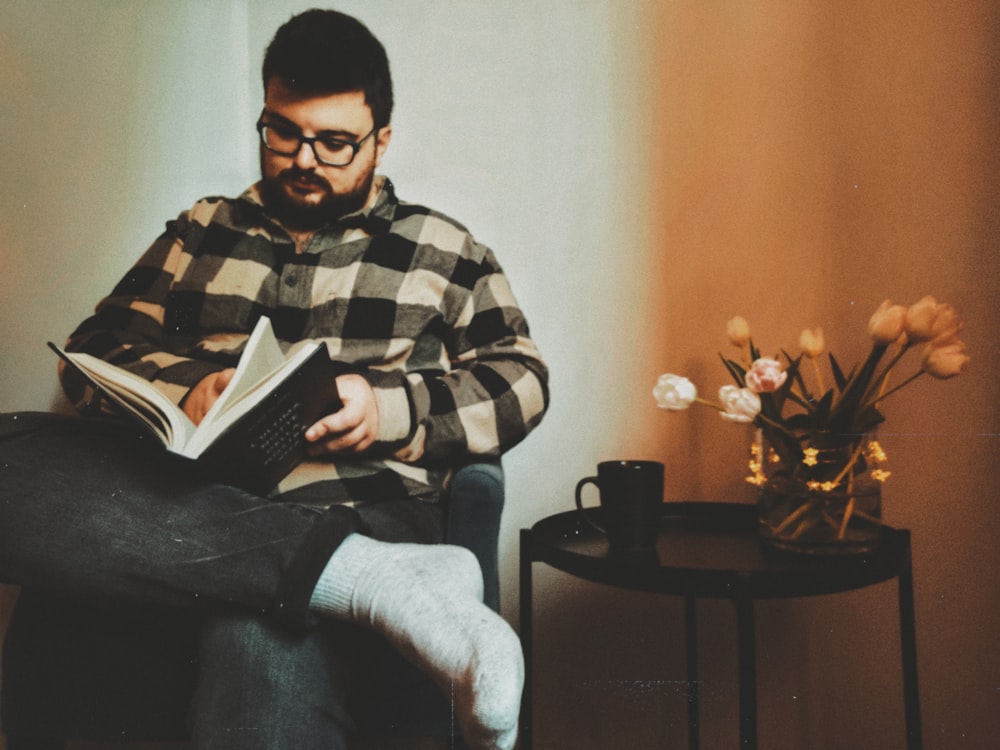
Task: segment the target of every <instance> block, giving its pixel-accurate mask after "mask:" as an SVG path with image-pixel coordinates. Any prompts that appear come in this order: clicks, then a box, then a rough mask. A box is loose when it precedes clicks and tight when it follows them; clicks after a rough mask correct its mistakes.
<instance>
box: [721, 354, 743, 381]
mask: <svg viewBox="0 0 1000 750" xmlns="http://www.w3.org/2000/svg"><path fill="white" fill-rule="evenodd" d="M719 359H721V360H722V364H724V365H725V366H726V369H727V370H729V374H730V375H732V377H733V380H735V381H736V385H738V386H739V387H740V388H745V387H746V384H747V379H746V374H747V371H746V370H744V369H743V368H742V367H741V366H740V365H739V364H737V363H736V362H733V361H732V360H731V359H726V358H725V357H723V356H722V354H721V353H720V354H719Z"/></svg>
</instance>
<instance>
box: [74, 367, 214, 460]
mask: <svg viewBox="0 0 1000 750" xmlns="http://www.w3.org/2000/svg"><path fill="white" fill-rule="evenodd" d="M56 348H57V350H58V351H60V353H61V354H62V355H63V356H64V357H66V358H67V359H68V360H70V361H71V362H72V363H73V364H75V365H76V366H77V367H79V368H80V369H81V370H83V371H84V372H86V373H87V376H88V377H89V378H90V379H91V381H92V382H93V383H94V385H96V386H97V387H99V388H100V389H101V390H102V391H104V393H105V394H106V395H107V396H108V397H109V398H111V399H112V400H113V401H114V402H115V403H116V404H118V405H119V406H120V407H122V408H123V409H126V410H127V411H129V412H130V413H131V414H133V415H135V416H136V417H137V418H138V419H139V420H141V421H142V422H143V423H144V424H145V425H146V426H147V427H148V428H149V429H150V430H152V431H153V432H154V433H156V434H157V435H158V436H159V437H160V439H161V440H162V441H163V444H164V445H166V446H167V448H169V449H170V450H177V449H178V448H179V447H181V446H183V445H184V444H185V442H186V441H187V440H188V438H189V436H190V435H191V434H193V433H194V429H195V427H194V424H193V423H192V422H191V420H190V419H188V418H187V416H186V415H185V414H184V412H182V411H181V410H180V409H179V408H178V407H177V405H176V404H174V402H172V401H171V400H170V399H169V398H167V397H166V396H165V395H163V394H162V393H161V392H160V391H159V390H157V388H156V387H155V386H154V385H153V384H152V383H150V382H149V381H148V380H146V379H145V378H142V377H139V376H138V375H136V374H134V373H131V372H129V371H128V370H123V369H121V368H120V367H116V366H114V365H112V364H109V363H108V362H105V361H104V360H103V359H99V358H98V357H94V356H93V355H90V354H86V353H84V352H72V353H68V352H65V351H62V350H61V349H58V347H56Z"/></svg>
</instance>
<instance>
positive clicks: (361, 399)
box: [306, 373, 379, 456]
mask: <svg viewBox="0 0 1000 750" xmlns="http://www.w3.org/2000/svg"><path fill="white" fill-rule="evenodd" d="M337 390H338V391H339V392H340V400H341V401H343V402H344V407H343V408H342V409H341V410H340V411H338V412H335V413H334V414H328V415H327V416H325V417H323V418H322V419H321V420H319V421H318V422H317V423H316V424H314V425H313V426H312V427H310V428H309V429H308V430H306V440H308V441H309V442H310V443H312V445H311V446H310V447H309V453H310V455H313V456H321V455H324V454H332V453H361V452H362V451H364V450H365V449H367V448H368V447H369V446H370V445H371V444H372V443H373V442H375V437H376V435H378V423H379V422H378V404H377V403H376V401H375V392H374V391H373V390H372V387H371V385H369V384H368V381H367V380H365V379H364V378H363V377H362V376H361V375H356V374H353V373H352V374H348V375H340V376H339V377H338V378H337Z"/></svg>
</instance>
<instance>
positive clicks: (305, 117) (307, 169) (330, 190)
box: [260, 78, 392, 230]
mask: <svg viewBox="0 0 1000 750" xmlns="http://www.w3.org/2000/svg"><path fill="white" fill-rule="evenodd" d="M263 120H264V121H265V122H266V123H268V124H270V125H273V126H275V127H281V128H283V129H285V130H286V131H287V129H292V130H293V131H298V132H301V134H302V135H304V136H306V137H315V136H332V137H335V138H342V139H344V140H348V141H354V142H357V141H360V140H361V139H362V138H364V137H365V136H366V135H368V133H370V132H371V131H372V128H373V127H374V121H373V119H372V113H371V109H370V108H369V107H368V104H367V103H366V102H365V96H364V93H363V92H361V91H351V92H347V93H343V94H324V95H318V96H314V95H303V94H300V93H297V92H294V91H291V90H290V89H289V88H288V87H287V86H286V85H285V83H284V81H282V80H281V79H280V78H272V79H271V80H270V81H269V82H268V85H267V89H266V90H265V96H264V114H263ZM391 135H392V129H391V127H389V126H385V127H383V128H382V129H381V130H379V131H378V132H377V133H375V134H374V135H372V136H371V137H370V138H368V140H366V141H365V142H364V143H362V144H361V147H360V149H359V150H358V152H357V154H356V155H355V157H354V160H353V161H352V162H351V163H350V164H348V165H347V166H345V167H333V166H328V165H325V164H322V163H320V162H319V161H317V160H316V155H315V153H314V152H313V149H312V148H311V147H310V146H309V145H306V144H303V146H302V147H301V148H300V149H299V150H298V153H296V154H294V155H292V156H282V155H280V154H276V153H274V152H273V151H270V150H269V149H267V148H265V147H264V145H263V144H261V147H260V169H261V176H262V178H263V195H264V202H265V204H266V205H267V207H268V209H269V210H270V211H271V212H272V213H274V215H275V216H276V217H277V218H278V219H280V220H281V221H283V222H284V223H286V224H287V225H288V226H289V228H291V229H298V230H312V229H317V228H318V227H320V226H322V225H323V224H325V223H327V222H329V221H331V220H333V219H336V218H339V217H340V216H344V215H345V214H349V213H351V212H352V211H357V210H358V209H360V208H361V207H363V206H364V205H365V202H366V201H367V200H368V196H369V193H370V192H371V186H372V181H373V179H374V177H375V169H376V168H377V167H378V165H379V164H381V162H382V156H383V154H384V153H385V150H386V148H387V147H388V145H389V139H390V137H391Z"/></svg>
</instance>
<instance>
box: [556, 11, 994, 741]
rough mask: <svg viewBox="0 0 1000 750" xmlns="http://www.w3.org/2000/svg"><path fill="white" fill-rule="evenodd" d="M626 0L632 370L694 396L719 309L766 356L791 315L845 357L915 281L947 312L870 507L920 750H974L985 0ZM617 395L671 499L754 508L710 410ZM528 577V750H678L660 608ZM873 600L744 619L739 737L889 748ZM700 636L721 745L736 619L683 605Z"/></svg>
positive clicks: (986, 603)
mask: <svg viewBox="0 0 1000 750" xmlns="http://www.w3.org/2000/svg"><path fill="white" fill-rule="evenodd" d="M645 7H646V8H647V12H648V19H647V21H646V23H645V25H644V28H645V29H646V31H645V34H646V37H647V38H646V39H644V40H638V43H639V44H641V45H642V46H644V47H645V48H646V49H647V54H645V56H644V57H643V61H644V67H643V69H642V71H641V73H640V74H639V80H640V81H642V82H644V83H645V89H646V92H647V97H648V98H647V100H646V102H645V106H648V107H649V109H650V111H649V112H643V115H642V116H643V118H648V121H649V123H650V124H649V131H650V132H649V133H648V136H647V137H646V138H644V139H642V140H641V141H640V142H638V143H634V144H633V147H632V149H631V151H626V152H625V153H623V154H622V158H625V159H634V160H637V161H638V162H639V163H641V164H645V165H646V166H647V167H648V173H647V174H646V179H647V180H648V183H647V187H648V189H649V198H648V204H647V205H645V206H644V211H645V213H646V215H647V217H648V221H649V226H650V227H651V229H649V232H650V238H649V248H648V253H649V256H648V261H647V263H648V266H649V268H648V269H647V270H646V273H645V276H646V278H647V279H648V282H647V283H648V288H647V287H643V288H641V289H637V290H636V293H635V296H634V299H635V300H637V303H636V307H637V312H636V318H637V321H636V325H637V327H638V331H637V332H636V336H635V337H634V340H636V341H638V342H641V346H642V348H643V349H644V351H643V353H642V356H641V360H640V361H639V362H638V364H637V365H636V368H637V372H638V380H640V381H641V383H640V384H646V383H648V384H649V385H650V386H651V385H652V383H653V382H654V380H655V378H656V376H657V375H658V374H659V373H660V372H664V371H671V372H677V373H682V374H685V375H688V376H689V377H691V378H692V379H693V380H695V381H696V383H698V385H699V387H700V389H701V391H702V393H703V394H704V395H706V396H709V397H711V395H712V394H713V393H714V392H715V389H717V388H718V386H719V385H721V384H723V383H725V382H726V375H725V373H724V371H723V369H722V367H721V365H720V363H719V361H718V356H717V353H718V352H719V351H725V350H726V348H727V347H728V343H727V341H726V338H725V323H726V320H727V319H728V318H729V317H730V316H732V315H734V314H742V315H744V316H745V317H747V318H748V319H749V320H750V322H751V325H752V327H753V330H754V335H755V340H756V341H757V343H758V344H760V345H762V346H763V347H764V348H765V349H771V350H773V351H777V350H778V349H779V348H781V347H785V348H788V349H791V350H794V348H795V347H796V346H797V341H798V335H799V332H800V331H801V329H802V328H804V327H813V326H822V327H823V328H824V329H825V332H826V338H827V341H828V343H829V344H830V345H831V347H832V348H833V349H834V351H835V352H836V353H837V355H838V357H839V358H840V359H841V360H842V361H853V360H855V359H856V358H857V357H858V356H861V355H863V353H864V348H865V347H866V344H867V334H866V330H865V326H866V324H867V320H868V318H869V316H870V314H871V313H872V311H873V310H874V309H875V307H876V306H877V305H878V304H879V303H880V302H881V301H882V300H883V299H885V298H891V299H892V300H893V301H895V302H899V303H903V304H909V303H912V302H914V301H916V300H917V299H919V298H920V297H922V296H923V295H925V294H934V295H936V296H937V297H938V298H939V299H942V300H946V301H950V302H953V303H955V304H956V305H957V306H958V307H959V310H960V312H961V313H962V314H963V316H964V317H965V319H966V321H967V332H966V339H967V342H968V344H969V347H970V352H971V354H972V357H973V361H972V364H971V367H970V368H969V370H968V372H967V373H966V374H964V375H963V376H961V377H959V378H957V379H955V380H952V381H949V382H944V383H942V382H937V381H931V380H930V379H929V378H925V379H922V380H921V381H918V382H917V383H916V384H914V385H913V386H912V387H910V388H908V389H907V390H906V391H904V392H902V393H900V394H898V395H897V396H896V397H894V398H893V399H892V400H891V401H890V402H888V403H887V405H886V409H885V411H886V413H887V416H888V422H887V424H886V425H885V427H884V428H883V429H882V430H881V437H882V442H883V445H884V446H885V448H886V450H887V451H888V453H889V458H890V461H891V464H892V467H891V468H892V471H893V475H892V477H891V478H890V480H889V482H888V483H887V485H886V487H885V492H884V502H885V514H886V518H887V520H888V522H889V523H892V524H894V525H897V526H902V527H908V528H910V529H912V531H913V543H914V554H915V561H914V565H915V575H916V599H917V639H918V648H919V670H920V678H921V679H920V688H921V691H922V706H923V728H924V733H925V747H928V748H941V749H942V750H951V749H952V748H970V749H972V748H975V749H980V748H986V747H991V746H993V743H994V742H995V739H994V738H995V737H996V736H997V735H998V733H1000V712H998V710H997V709H998V704H997V696H998V694H997V676H998V675H1000V654H998V652H997V649H996V647H995V644H994V639H995V634H996V633H997V632H998V630H1000V594H998V588H1000V587H998V585H997V578H998V576H1000V546H998V544H997V539H998V536H1000V510H998V509H997V507H996V498H997V497H998V495H1000V482H998V480H997V472H996V466H997V464H998V461H1000V430H998V427H1000V419H998V403H1000V399H998V397H997V387H996V382H995V381H996V378H995V373H996V372H998V371H1000V348H998V347H997V346H996V344H995V342H994V341H993V340H992V333H993V331H994V329H995V326H996V325H997V323H998V318H1000V314H998V292H1000V279H998V262H997V259H996V252H997V241H998V239H1000V211H998V210H997V198H998V196H1000V191H998V187H997V179H996V175H997V172H998V167H1000V139H998V137H997V132H998V117H997V115H998V106H1000V98H998V93H1000V58H998V56H997V53H996V41H997V39H998V37H1000V6H998V5H997V4H996V3H994V2H991V1H990V0H965V1H964V2H960V3H947V2H930V1H928V0H919V1H917V2H913V1H907V2H889V1H887V0H882V1H878V2H871V1H869V0H844V1H840V2H836V3H833V2H818V1H817V2H803V1H802V0H759V1H757V2H721V1H710V2H694V1H693V0H691V1H682V0H674V1H671V2H659V3H654V2H649V3H646V4H645ZM638 100H639V101H640V102H642V99H641V97H639V98H638ZM640 106H642V105H641V104H640ZM639 305H641V306H642V307H641V309H638V308H639ZM911 364H912V365H913V366H914V367H915V366H916V362H913V363H911ZM925 381H926V382H925ZM636 390H637V392H638V391H641V392H640V393H639V395H637V396H636V397H635V399H634V403H630V404H629V405H628V409H629V410H628V411H626V412H625V413H624V416H623V418H622V419H623V421H628V423H629V426H630V428H631V429H629V430H628V431H627V432H625V433H623V435H622V445H623V447H624V449H623V450H622V453H623V454H628V455H643V456H650V455H651V454H652V457H656V458H660V459H661V460H663V461H664V462H665V463H666V464H667V470H668V489H667V494H668V499H681V498H695V499H705V500H712V499H722V498H730V499H739V500H744V501H747V502H750V501H752V495H751V494H750V492H749V490H748V489H746V488H745V487H744V485H742V482H741V477H742V475H743V460H744V457H745V446H746V439H745V438H746V436H745V433H742V432H740V431H739V429H738V428H734V427H733V426H730V425H726V424H723V423H722V422H721V421H720V420H718V419H717V418H715V417H714V415H712V414H711V413H709V412H708V411H707V410H699V409H697V408H695V409H692V410H689V411H688V412H684V413H679V414H667V413H658V412H657V411H656V410H655V409H650V408H649V403H650V402H649V397H648V395H647V394H648V392H647V391H646V390H645V389H642V388H640V389H636ZM539 576H540V579H541V583H540V585H541V586H542V587H543V588H544V587H545V586H549V587H551V588H550V590H551V591H560V592H562V593H563V596H562V597H561V598H560V599H559V601H558V603H553V602H543V603H542V605H541V606H542V612H543V615H542V616H543V618H544V617H548V618H551V621H552V622H553V623H555V626H554V627H553V628H552V630H551V631H550V630H547V629H545V628H543V629H542V633H541V635H540V638H539V645H538V653H539V654H540V655H541V654H546V653H549V651H548V650H549V649H551V651H552V653H553V654H555V655H558V656H557V657H556V658H554V659H553V660H552V661H549V662H546V663H545V666H544V667H543V669H545V670H546V672H545V674H544V675H543V676H542V677H540V678H539V679H540V680H541V686H540V691H542V692H545V694H546V695H549V696H555V697H549V698H547V701H548V702H547V703H543V705H542V708H541V711H542V713H541V715H540V718H539V719H538V727H539V728H538V732H539V734H540V740H541V742H542V746H543V747H546V748H553V749H554V748H558V747H570V746H572V747H578V748H582V747H586V748H590V747H593V748H599V747H652V746H659V745H662V744H663V743H665V742H671V741H672V742H675V743H677V746H681V744H682V743H683V742H684V739H683V738H684V719H685V717H684V714H683V707H684V703H683V686H682V685H681V684H680V679H681V677H682V676H683V660H682V659H683V657H682V654H683V648H682V644H681V637H682V633H681V624H682V622H683V620H682V619H681V618H682V613H681V610H680V608H679V604H678V603H677V602H672V601H670V600H662V601H656V600H652V599H651V598H649V599H650V600H637V598H636V597H635V596H631V595H625V594H621V593H620V592H613V591H607V590H604V589H602V588H600V587H595V586H585V585H578V586H576V587H575V588H574V583H573V582H571V581H567V579H566V578H565V577H561V576H559V575H558V574H549V573H546V572H544V571H543V572H542V573H540V574H539ZM570 590H572V591H573V592H574V593H573V595H572V596H570V595H569V593H568V591H570ZM895 596H896V589H895V585H894V584H891V583H890V584H883V585H880V586H877V587H873V588H871V589H868V590H865V591H861V592H854V593H851V594H848V595H841V596H837V597H822V598H818V599H813V600H808V601H796V602H771V603H763V604H760V605H759V606H758V628H759V631H758V632H759V641H758V649H759V652H758V656H759V662H760V663H759V686H760V694H759V700H760V709H761V714H760V722H759V727H760V740H761V743H762V746H763V747H774V748H792V747H795V748H810V750H815V749H817V748H819V749H823V748H826V749H828V750H841V749H842V748H854V747H859V748H860V747H901V746H902V741H903V740H902V737H903V710H902V699H901V690H900V685H899V680H900V673H899V670H900V666H899V664H900V662H899V651H898V646H897V643H898V625H897V623H896V619H895V618H896V609H895ZM581 623H586V625H585V626H583V625H582V624H581ZM701 626H702V628H703V639H702V643H701V650H702V651H701V652H702V663H701V666H702V676H703V678H704V680H705V684H704V685H703V688H702V690H703V693H702V697H703V701H704V705H703V711H704V713H703V720H704V725H703V730H702V731H703V746H705V747H720V748H721V747H735V745H736V731H737V726H736V686H735V665H736V662H735V657H736V654H735V651H734V648H733V641H734V638H735V629H734V628H735V625H734V612H733V610H732V609H731V607H729V606H728V605H727V604H725V603H718V604H709V605H707V606H704V607H702V609H701ZM539 658H544V657H542V656H540V657H539ZM569 665H573V666H569ZM540 700H541V699H540ZM612 716H613V717H615V719H616V721H613V722H611V724H612V725H611V726H609V717H612ZM653 716H657V717H660V719H659V720H658V723H657V722H652V724H653V725H652V726H651V721H650V717H653ZM543 717H544V718H543ZM567 737H573V742H572V743H569V744H560V742H565V741H566V738H567ZM609 743H610V744H609Z"/></svg>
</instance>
